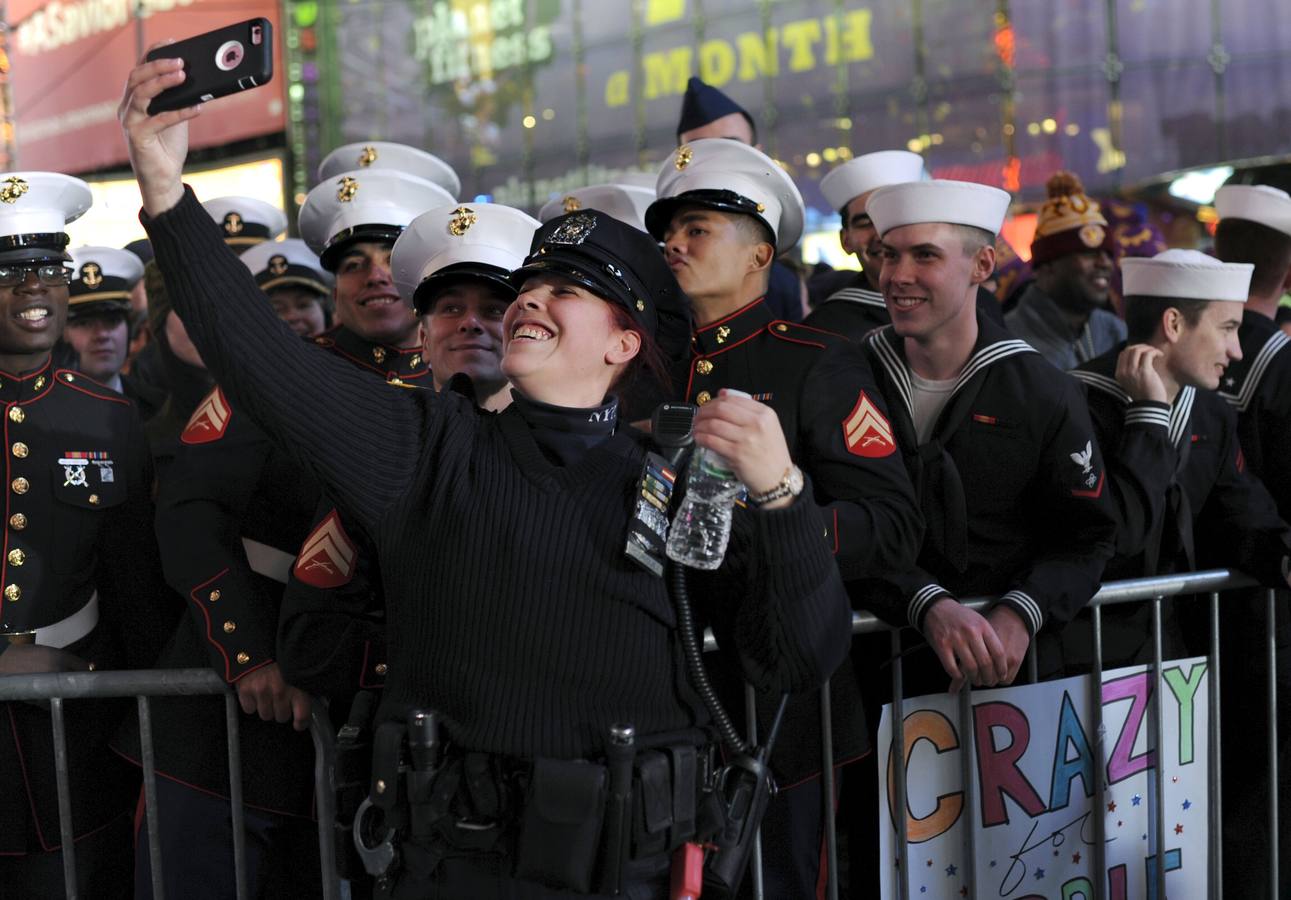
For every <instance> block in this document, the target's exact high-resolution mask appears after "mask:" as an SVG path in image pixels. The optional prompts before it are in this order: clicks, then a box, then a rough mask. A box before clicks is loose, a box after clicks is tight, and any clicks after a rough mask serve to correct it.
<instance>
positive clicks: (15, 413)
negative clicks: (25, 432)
mask: <svg viewBox="0 0 1291 900" xmlns="http://www.w3.org/2000/svg"><path fill="white" fill-rule="evenodd" d="M25 418H27V414H26V413H25V412H23V411H22V407H21V406H11V407H9V421H10V422H21V421H22V420H23V419H25Z"/></svg>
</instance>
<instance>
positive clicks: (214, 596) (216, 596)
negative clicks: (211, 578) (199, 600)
mask: <svg viewBox="0 0 1291 900" xmlns="http://www.w3.org/2000/svg"><path fill="white" fill-rule="evenodd" d="M209 599H210V601H211V602H212V603H214V602H215V601H216V600H218V599H220V592H219V591H211V596H210V598H209Z"/></svg>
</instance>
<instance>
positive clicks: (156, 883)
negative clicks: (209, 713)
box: [0, 669, 340, 900]
mask: <svg viewBox="0 0 1291 900" xmlns="http://www.w3.org/2000/svg"><path fill="white" fill-rule="evenodd" d="M204 694H210V695H222V696H223V697H224V722H225V728H226V730H227V738H228V753H229V805H230V808H231V813H232V830H233V872H234V879H235V884H236V885H237V898H238V900H246V898H247V897H248V896H250V895H249V894H248V892H247V884H246V880H247V879H246V832H245V822H244V813H243V808H242V756H241V752H240V748H239V744H238V715H239V713H240V707H239V705H238V701H237V696H236V695H235V693H234V692H233V690H232V688H230V687H229V685H228V684H226V683H225V681H224V679H222V678H220V677H219V676H218V675H216V674H215V673H214V672H212V671H210V670H209V669H153V670H142V671H119V672H49V673H43V674H38V675H7V676H0V701H48V702H49V710H50V719H51V723H52V727H53V733H54V773H55V777H56V779H57V785H58V819H59V831H60V836H61V845H62V854H63V881H64V884H65V888H66V895H67V898H68V900H76V898H77V896H78V890H77V885H76V845H75V842H74V840H73V834H72V798H71V790H70V786H69V782H68V778H69V774H68V766H67V736H66V730H65V724H64V715H63V702H64V701H65V700H80V699H89V698H100V699H106V698H119V697H134V698H135V699H136V701H137V702H138V709H139V745H140V748H141V751H140V764H141V766H142V769H143V787H144V810H145V816H146V820H147V823H148V858H149V861H150V863H151V868H152V891H153V897H154V898H155V900H163V898H164V897H165V887H164V885H163V884H162V869H161V838H160V827H161V822H160V820H159V816H158V812H157V777H156V771H155V768H154V765H155V763H154V756H153V742H152V709H151V704H150V703H149V698H151V697H173V696H200V695H204ZM310 733H311V736H312V738H313V741H314V751H315V760H314V792H315V801H316V804H317V813H318V842H319V853H320V857H321V862H322V866H321V868H322V881H323V900H339V898H340V882H339V881H338V879H337V876H336V859H335V852H334V846H333V843H332V820H333V819H334V818H335V809H336V806H335V795H334V792H333V788H334V786H335V780H336V778H335V774H336V753H335V738H334V736H333V735H332V724H331V721H330V719H329V718H328V715H327V710H326V707H325V706H324V705H323V704H322V703H321V702H320V701H317V700H315V701H314V706H313V709H312V711H311V714H310Z"/></svg>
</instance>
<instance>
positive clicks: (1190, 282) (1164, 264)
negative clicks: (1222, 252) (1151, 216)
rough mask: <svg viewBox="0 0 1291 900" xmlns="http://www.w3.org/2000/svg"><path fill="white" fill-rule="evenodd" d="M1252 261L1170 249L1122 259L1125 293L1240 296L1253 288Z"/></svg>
mask: <svg viewBox="0 0 1291 900" xmlns="http://www.w3.org/2000/svg"><path fill="white" fill-rule="evenodd" d="M1254 271H1255V266H1253V265H1251V264H1250V263H1225V262H1220V261H1219V260H1217V259H1215V258H1214V257H1213V256H1207V255H1206V254H1204V253H1202V252H1201V251H1200V250H1166V251H1165V252H1164V253H1158V254H1157V255H1156V256H1153V257H1150V258H1144V257H1127V258H1125V259H1123V260H1121V280H1122V283H1123V284H1124V286H1125V296H1126V297H1127V298H1130V297H1169V298H1171V299H1183V300H1239V301H1241V302H1242V303H1245V302H1246V297H1247V294H1248V293H1249V291H1250V288H1251V273H1252V272H1254Z"/></svg>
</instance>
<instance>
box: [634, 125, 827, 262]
mask: <svg viewBox="0 0 1291 900" xmlns="http://www.w3.org/2000/svg"><path fill="white" fill-rule="evenodd" d="M655 191H656V193H657V194H658V195H659V199H658V200H656V201H655V202H654V203H652V204H651V205H650V208H649V209H648V210H646V217H645V221H646V225H647V226H648V227H649V230H650V234H652V235H653V236H654V238H655V240H663V235H664V232H665V231H667V230H668V224H669V223H670V222H671V221H672V217H673V215H674V214H675V213H676V211H677V210H678V209H679V208H681V207H682V206H686V205H692V204H693V205H696V206H704V207H708V208H709V209H718V210H722V211H724V212H732V213H744V214H745V215H749V216H753V217H754V218H755V219H757V220H759V221H760V222H762V223H763V224H764V225H766V226H767V228H769V229H770V230H771V234H772V235H773V236H774V237H775V244H776V249H777V250H778V251H780V252H782V253H783V252H784V251H786V250H788V249H789V248H790V247H792V246H793V245H794V244H796V243H798V238H800V237H801V236H802V220H803V216H804V214H805V209H804V207H803V203H802V195H801V194H800V193H798V188H797V187H796V186H795V185H794V183H793V179H791V178H790V177H789V175H788V173H787V172H785V170H784V169H782V168H780V166H779V164H777V163H776V161H775V160H773V159H772V158H771V157H769V156H767V155H766V154H765V153H763V152H762V151H761V150H758V149H756V148H754V147H750V146H749V145H748V144H741V143H740V142H739V141H732V140H728V139H727V138H703V139H701V140H698V141H691V142H690V143H688V144H682V145H681V146H680V147H678V148H677V149H676V150H674V151H673V153H672V155H671V156H670V157H668V161H667V162H665V163H664V164H663V168H662V169H660V170H659V181H658V183H657V185H656V187H655Z"/></svg>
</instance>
